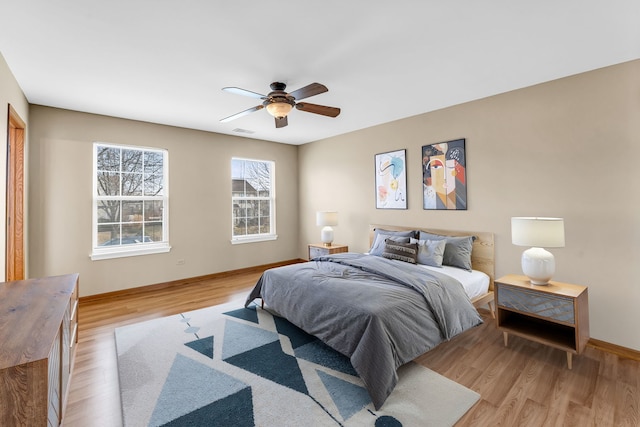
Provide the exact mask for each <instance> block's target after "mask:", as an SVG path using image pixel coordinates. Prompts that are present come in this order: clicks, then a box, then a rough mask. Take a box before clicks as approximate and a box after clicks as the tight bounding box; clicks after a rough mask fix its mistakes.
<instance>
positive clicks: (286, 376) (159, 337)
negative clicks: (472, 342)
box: [115, 302, 479, 427]
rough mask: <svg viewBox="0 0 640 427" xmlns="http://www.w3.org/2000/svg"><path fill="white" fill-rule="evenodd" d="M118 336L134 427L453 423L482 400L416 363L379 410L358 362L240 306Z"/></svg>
mask: <svg viewBox="0 0 640 427" xmlns="http://www.w3.org/2000/svg"><path fill="white" fill-rule="evenodd" d="M115 338H116V345H117V355H118V374H119V379H120V396H121V399H122V413H123V423H124V425H125V426H126V427H138V426H210V425H212V426H213V425H215V426H234V427H241V426H265V427H266V426H278V427H281V426H345V427H347V426H375V427H391V426H393V427H397V426H452V425H454V424H455V423H456V422H457V421H458V420H459V419H460V418H461V417H462V416H463V415H464V414H465V413H466V412H467V411H468V410H469V408H471V406H473V405H474V403H475V402H476V401H477V400H478V399H479V395H478V394H477V393H476V392H474V391H472V390H469V389H467V388H465V387H463V386H461V385H460V384H457V383H455V382H453V381H451V380H449V379H447V378H445V377H443V376H441V375H439V374H436V373H435V372H433V371H431V370H429V369H427V368H425V367H423V366H421V365H418V364H416V363H413V362H412V363H409V364H407V365H405V366H403V367H401V368H400V370H399V371H398V373H399V377H400V380H399V383H398V385H397V386H396V388H395V390H394V391H393V393H392V394H391V395H390V396H389V398H388V399H387V401H386V402H385V404H384V405H383V406H382V407H381V408H380V410H375V409H374V407H373V404H372V403H371V400H370V398H369V394H368V393H367V391H366V389H365V388H364V386H363V383H362V381H361V380H360V378H359V377H358V376H357V374H356V372H355V371H354V369H353V367H352V366H351V363H350V362H349V359H348V358H346V357H345V356H343V355H341V354H339V353H337V352H336V351H334V350H332V349H331V348H330V347H328V346H326V345H324V344H323V343H322V342H320V341H319V340H318V339H317V338H315V337H313V336H311V335H308V334H306V333H305V332H303V331H302V330H300V329H298V328H297V327H295V326H293V325H292V324H291V323H289V322H288V321H286V320H285V319H283V318H281V317H277V316H273V315H272V314H270V313H269V312H268V311H266V310H263V309H261V308H259V307H256V306H252V307H249V308H242V303H240V302H236V303H230V304H225V305H219V306H214V307H209V308H205V309H201V310H196V311H191V312H187V313H183V314H179V315H175V316H170V317H165V318H161V319H155V320H150V321H146V322H142V323H138V324H134V325H130V326H125V327H121V328H117V329H116V331H115Z"/></svg>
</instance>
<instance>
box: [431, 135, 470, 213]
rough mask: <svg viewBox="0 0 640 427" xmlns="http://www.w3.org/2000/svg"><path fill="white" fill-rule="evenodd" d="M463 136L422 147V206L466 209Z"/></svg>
mask: <svg viewBox="0 0 640 427" xmlns="http://www.w3.org/2000/svg"><path fill="white" fill-rule="evenodd" d="M464 143H465V140H464V139H456V140H453V141H448V142H441V143H439V144H429V145H423V146H422V195H423V196H422V208H423V209H443V210H444V209H454V210H466V209H467V161H466V156H465V148H464Z"/></svg>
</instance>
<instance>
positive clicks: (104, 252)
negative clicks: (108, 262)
mask: <svg viewBox="0 0 640 427" xmlns="http://www.w3.org/2000/svg"><path fill="white" fill-rule="evenodd" d="M134 246H135V247H117V248H108V249H105V248H95V249H94V250H93V252H91V254H90V255H89V256H90V257H91V261H100V260H103V259H112V258H124V257H131V256H139V255H152V254H160V253H165V252H169V251H170V250H171V246H170V245H169V244H168V243H160V244H154V245H134Z"/></svg>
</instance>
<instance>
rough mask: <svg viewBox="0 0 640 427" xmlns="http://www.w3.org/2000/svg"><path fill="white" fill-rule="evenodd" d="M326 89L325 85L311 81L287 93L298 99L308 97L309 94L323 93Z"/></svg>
mask: <svg viewBox="0 0 640 427" xmlns="http://www.w3.org/2000/svg"><path fill="white" fill-rule="evenodd" d="M328 90H329V89H327V87H326V86H325V85H321V84H320V83H311V84H310V85H307V86H305V87H301V88H300V89H297V90H294V91H293V92H291V93H289V96H293V97H294V98H295V99H296V100H300V99H305V98H309V97H310V96H314V95H318V94H321V93H325V92H327V91H328Z"/></svg>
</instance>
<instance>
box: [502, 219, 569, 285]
mask: <svg viewBox="0 0 640 427" xmlns="http://www.w3.org/2000/svg"><path fill="white" fill-rule="evenodd" d="M511 242H512V243H513V244H514V245H517V246H531V248H529V249H527V250H526V251H524V252H523V253H522V272H523V273H524V274H525V276H527V277H528V278H529V280H531V284H532V285H546V284H548V283H549V280H551V277H553V273H555V271H556V261H555V258H554V257H553V254H552V253H551V252H549V251H547V250H545V249H544V248H562V247H564V219H563V218H539V217H513V218H511Z"/></svg>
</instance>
